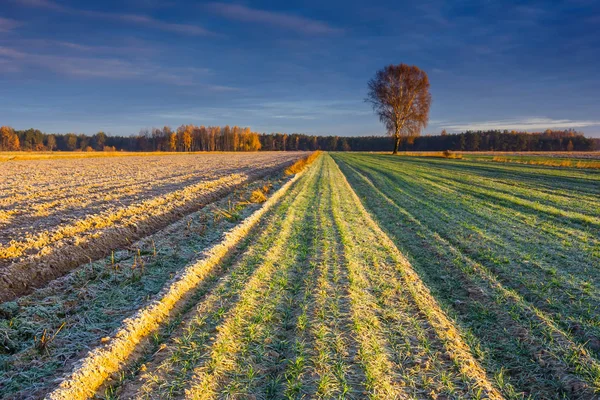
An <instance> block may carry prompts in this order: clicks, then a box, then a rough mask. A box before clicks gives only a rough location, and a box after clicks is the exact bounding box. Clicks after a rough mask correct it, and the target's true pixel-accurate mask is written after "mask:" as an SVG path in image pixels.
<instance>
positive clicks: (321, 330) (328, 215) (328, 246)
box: [305, 168, 357, 398]
mask: <svg viewBox="0 0 600 400" xmlns="http://www.w3.org/2000/svg"><path fill="white" fill-rule="evenodd" d="M327 172H328V174H327V179H328V181H327V182H328V184H327V185H326V187H325V188H324V189H326V190H324V192H325V193H324V194H323V195H322V199H323V202H322V205H321V207H320V209H319V224H318V225H319V237H318V242H319V246H320V247H319V256H320V259H319V260H318V264H319V266H318V268H319V275H318V277H317V282H316V289H315V294H314V296H315V299H314V309H313V311H312V313H311V315H310V320H311V322H310V327H311V329H310V330H311V335H312V337H313V338H314V339H313V340H314V345H313V349H312V351H311V360H310V363H311V364H312V365H313V366H314V374H311V375H309V376H307V378H305V380H306V381H307V382H306V386H307V387H308V388H310V390H311V392H309V396H310V397H317V398H345V397H346V396H348V397H350V398H352V397H353V396H355V395H356V393H353V388H352V387H351V385H352V383H351V382H349V378H350V379H351V378H352V376H351V374H352V373H354V372H355V371H354V370H353V369H354V368H356V366H351V365H349V363H348V359H347V357H348V355H349V354H348V352H349V348H348V347H349V343H347V342H348V337H347V336H349V335H348V332H345V331H344V330H345V329H349V328H351V321H350V320H348V321H346V316H345V315H343V314H342V313H343V312H342V310H341V309H340V305H341V302H342V301H343V300H342V297H343V296H344V295H346V296H347V293H345V292H346V284H347V280H344V279H343V278H344V277H343V276H342V272H341V265H340V264H341V261H340V259H339V256H338V254H337V251H338V250H339V249H338V246H339V243H336V238H335V235H334V232H333V224H332V211H331V180H330V179H331V176H330V174H329V172H330V169H329V168H328V169H327ZM355 375H357V374H355ZM354 383H356V382H354Z"/></svg>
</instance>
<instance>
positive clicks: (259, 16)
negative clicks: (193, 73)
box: [208, 3, 342, 35]
mask: <svg viewBox="0 0 600 400" xmlns="http://www.w3.org/2000/svg"><path fill="white" fill-rule="evenodd" d="M208 8H209V9H210V10H211V11H212V12H214V13H215V14H218V15H221V16H223V17H225V18H228V19H232V20H236V21H243V22H252V23H258V24H266V25H271V26H275V27H277V28H282V29H288V30H292V31H296V32H298V33H302V34H308V35H327V34H335V33H341V32H342V29H339V28H335V27H332V26H331V25H329V24H327V23H326V22H323V21H318V20H314V19H309V18H305V17H301V16H297V15H292V14H285V13H281V12H275V11H266V10H259V9H256V8H249V7H246V6H243V5H239V4H227V3H210V4H209V5H208Z"/></svg>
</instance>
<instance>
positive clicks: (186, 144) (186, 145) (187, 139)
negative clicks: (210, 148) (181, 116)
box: [181, 125, 192, 151]
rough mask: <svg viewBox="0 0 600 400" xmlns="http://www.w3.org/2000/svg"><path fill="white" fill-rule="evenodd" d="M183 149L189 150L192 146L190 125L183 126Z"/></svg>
mask: <svg viewBox="0 0 600 400" xmlns="http://www.w3.org/2000/svg"><path fill="white" fill-rule="evenodd" d="M181 137H182V141H183V150H184V151H190V150H191V148H192V126H191V125H188V126H186V127H185V129H184V131H183V133H182V136H181Z"/></svg>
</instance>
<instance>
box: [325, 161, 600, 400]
mask: <svg viewBox="0 0 600 400" xmlns="http://www.w3.org/2000/svg"><path fill="white" fill-rule="evenodd" d="M334 157H335V158H336V161H338V163H339V164H340V167H341V169H342V171H343V172H344V173H345V174H346V176H347V177H348V180H349V181H350V183H351V184H352V186H353V188H354V189H355V190H356V192H357V194H358V195H359V196H360V197H361V199H362V200H363V201H364V202H365V205H366V206H367V208H368V209H369V210H370V211H371V212H372V213H373V214H374V215H375V216H376V218H377V221H378V222H379V224H380V225H381V226H382V228H383V229H384V230H385V231H386V232H387V233H388V234H389V235H390V237H391V238H392V239H393V241H394V243H395V244H396V245H397V246H398V247H399V249H400V250H401V251H402V252H403V253H404V254H405V255H406V256H407V257H408V259H409V260H410V262H411V263H412V265H413V266H414V267H415V269H416V271H417V272H418V273H419V275H420V276H421V277H422V279H423V280H424V281H425V283H426V284H427V285H428V286H429V287H430V288H431V290H432V292H433V293H434V295H435V296H436V298H437V299H438V300H440V302H441V303H442V305H443V307H444V309H445V310H446V311H447V312H448V314H449V315H451V316H453V317H454V318H455V319H456V320H457V321H458V322H459V325H460V327H461V329H462V331H463V335H464V336H465V337H466V338H467V339H468V342H469V346H470V348H471V349H472V351H473V353H474V354H476V355H477V357H478V359H479V360H480V361H481V363H482V364H483V366H484V367H485V369H486V370H487V371H488V374H489V375H491V376H493V377H494V379H495V381H496V382H495V383H496V386H497V387H500V388H501V389H502V391H503V394H504V395H505V396H506V397H509V398H528V397H532V398H563V397H582V398H586V397H589V396H593V395H594V394H593V393H595V392H597V391H598V390H600V386H599V385H600V380H599V377H600V375H599V372H600V370H599V369H598V355H599V353H598V351H599V350H600V348H599V347H598V342H597V339H596V338H598V337H599V336H598V334H599V332H598V327H599V325H598V318H597V316H598V309H599V305H600V304H599V302H598V299H599V298H600V297H598V294H599V287H598V283H599V282H598V279H597V276H596V273H595V268H594V267H593V266H594V265H599V260H600V253H599V252H598V250H599V249H600V247H599V245H600V243H599V239H598V235H597V232H598V227H599V225H598V220H597V219H596V216H597V215H599V214H598V210H599V206H600V204H599V203H598V200H597V199H598V194H599V193H600V189H599V188H600V186H599V185H598V183H599V182H598V181H599V180H600V175H598V174H597V173H596V172H594V171H583V170H579V171H575V170H561V169H556V168H546V167H537V166H526V165H515V164H494V165H492V164H487V163H481V162H475V161H467V160H461V161H452V160H421V159H417V158H411V159H408V158H397V157H391V156H374V155H356V154H352V155H351V154H335V156H334Z"/></svg>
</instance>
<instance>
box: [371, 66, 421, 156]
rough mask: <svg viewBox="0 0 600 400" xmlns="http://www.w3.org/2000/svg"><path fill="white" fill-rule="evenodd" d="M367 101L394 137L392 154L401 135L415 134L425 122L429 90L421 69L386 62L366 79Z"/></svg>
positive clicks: (395, 151)
mask: <svg viewBox="0 0 600 400" xmlns="http://www.w3.org/2000/svg"><path fill="white" fill-rule="evenodd" d="M366 101H367V102H369V103H371V105H372V106H373V110H374V111H375V113H376V114H377V115H378V116H379V119H380V120H381V122H383V123H384V124H385V126H386V128H387V130H388V134H391V135H392V136H393V137H394V154H397V153H398V147H399V146H400V142H401V140H402V137H408V136H418V135H419V134H420V132H421V129H423V128H425V127H426V126H427V122H428V120H429V108H430V107H431V94H430V93H429V78H428V77H427V74H426V73H425V71H423V70H421V69H419V68H418V67H416V66H410V65H406V64H399V65H388V66H387V67H385V68H383V69H381V70H379V71H377V73H376V74H375V78H373V79H371V80H370V81H369V93H368V95H367V99H366Z"/></svg>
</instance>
